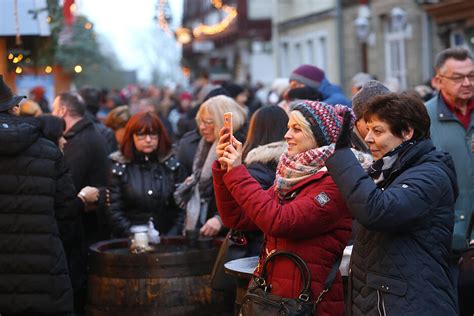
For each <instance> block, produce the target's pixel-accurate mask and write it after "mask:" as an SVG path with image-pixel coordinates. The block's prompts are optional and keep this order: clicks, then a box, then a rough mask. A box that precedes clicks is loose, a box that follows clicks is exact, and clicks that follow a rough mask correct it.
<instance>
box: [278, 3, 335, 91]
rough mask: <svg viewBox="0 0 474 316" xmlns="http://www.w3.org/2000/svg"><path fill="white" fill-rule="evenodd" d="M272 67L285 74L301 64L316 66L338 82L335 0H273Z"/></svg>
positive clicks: (331, 79) (279, 74)
mask: <svg viewBox="0 0 474 316" xmlns="http://www.w3.org/2000/svg"><path fill="white" fill-rule="evenodd" d="M272 4H273V14H272V23H273V32H272V33H273V51H274V67H275V73H276V75H277V76H278V77H288V76H289V75H290V73H291V71H292V70H293V69H295V68H296V67H298V66H299V65H302V64H312V65H315V66H318V67H319V68H321V69H323V70H324V71H325V72H326V76H327V77H328V78H329V80H330V81H331V82H336V83H339V82H341V68H340V65H341V61H342V56H343V55H342V54H341V53H342V52H341V48H342V46H341V43H340V40H339V39H340V38H341V30H342V29H341V27H340V26H339V23H340V21H341V18H342V12H341V7H340V6H339V1H336V0H324V1H319V0H273V1H272Z"/></svg>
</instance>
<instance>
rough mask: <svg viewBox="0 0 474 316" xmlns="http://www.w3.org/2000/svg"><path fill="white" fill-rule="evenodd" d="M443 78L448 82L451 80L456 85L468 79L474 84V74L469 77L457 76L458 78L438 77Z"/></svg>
mask: <svg viewBox="0 0 474 316" xmlns="http://www.w3.org/2000/svg"><path fill="white" fill-rule="evenodd" d="M438 76H440V77H441V78H446V79H448V80H451V81H452V82H454V83H462V82H464V80H465V79H466V78H467V80H469V81H470V82H474V74H472V73H471V74H468V75H456V76H452V77H450V76H443V75H438Z"/></svg>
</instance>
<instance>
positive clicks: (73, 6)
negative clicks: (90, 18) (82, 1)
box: [69, 3, 77, 13]
mask: <svg viewBox="0 0 474 316" xmlns="http://www.w3.org/2000/svg"><path fill="white" fill-rule="evenodd" d="M69 10H70V11H71V13H76V10H77V6H76V4H75V3H73V4H71V6H70V7H69Z"/></svg>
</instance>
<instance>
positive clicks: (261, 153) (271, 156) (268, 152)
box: [245, 141, 288, 165]
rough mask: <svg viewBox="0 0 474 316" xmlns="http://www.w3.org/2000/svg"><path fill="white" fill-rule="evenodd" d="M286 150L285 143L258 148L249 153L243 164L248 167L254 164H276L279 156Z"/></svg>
mask: <svg viewBox="0 0 474 316" xmlns="http://www.w3.org/2000/svg"><path fill="white" fill-rule="evenodd" d="M287 149H288V146H287V144H286V142H285V141H279V142H274V143H269V144H265V145H261V146H258V147H256V148H254V149H252V150H251V151H249V153H248V154H247V157H246V158H245V164H246V165H249V164H251V163H256V162H260V163H269V162H272V161H275V162H278V161H279V160H280V156H281V155H282V154H283V153H284V152H286V150H287Z"/></svg>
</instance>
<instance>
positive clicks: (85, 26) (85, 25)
mask: <svg viewBox="0 0 474 316" xmlns="http://www.w3.org/2000/svg"><path fill="white" fill-rule="evenodd" d="M84 28H85V29H86V30H90V29H91V28H92V23H90V22H87V23H86V24H84Z"/></svg>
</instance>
